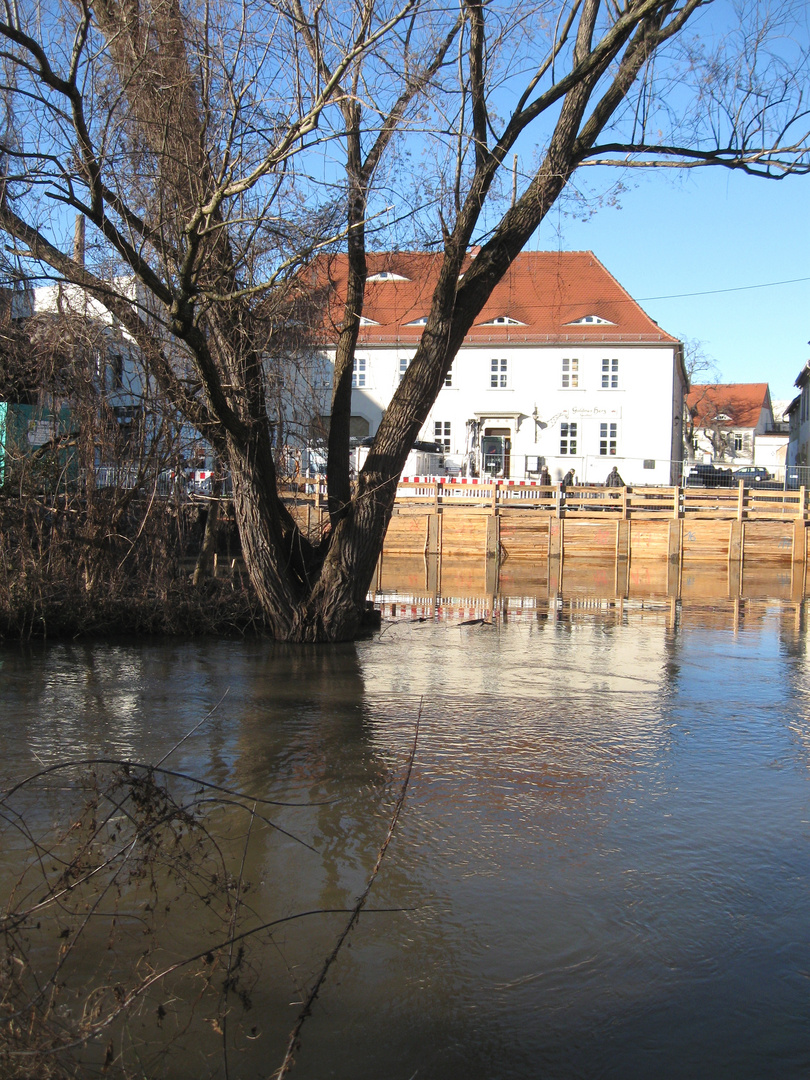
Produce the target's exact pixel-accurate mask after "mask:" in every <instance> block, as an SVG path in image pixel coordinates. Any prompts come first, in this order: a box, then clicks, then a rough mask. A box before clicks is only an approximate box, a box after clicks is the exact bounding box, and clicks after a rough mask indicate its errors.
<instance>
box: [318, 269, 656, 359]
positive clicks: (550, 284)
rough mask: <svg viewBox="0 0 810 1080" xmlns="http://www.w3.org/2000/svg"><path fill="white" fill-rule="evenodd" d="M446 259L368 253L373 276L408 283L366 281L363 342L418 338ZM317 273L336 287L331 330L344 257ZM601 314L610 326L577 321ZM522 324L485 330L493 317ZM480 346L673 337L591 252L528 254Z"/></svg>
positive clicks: (493, 306)
mask: <svg viewBox="0 0 810 1080" xmlns="http://www.w3.org/2000/svg"><path fill="white" fill-rule="evenodd" d="M441 258H442V256H441V255H435V254H430V253H427V252H413V251H403V252H383V253H372V254H369V256H368V274H369V277H370V278H371V277H373V276H374V275H377V274H380V273H388V274H392V275H394V274H396V275H401V276H402V277H404V278H407V279H408V280H406V281H397V280H396V279H395V278H387V279H383V280H377V281H373V280H370V281H368V282H367V284H366V298H365V305H364V308H363V317H364V318H365V319H369V320H371V321H372V323H373V324H377V325H371V324H370V325H364V326H363V327H362V328H361V330H360V340H361V341H362V342H363V343H365V344H367V345H372V344H375V343H378V342H379V343H390V342H393V341H406V342H410V341H413V342H415V341H417V340H418V339H419V337H420V335H421V333H422V326H418V325H417V326H414V325H409V324H412V323H414V322H416V320H418V319H420V318H423V317H424V316H426V315H427V314H428V312H429V310H430V300H431V295H432V293H433V288H434V286H435V282H436V279H437V276H438V272H439V266H440V262H441ZM313 274H314V277H315V281H316V283H317V284H320V285H323V284H325V282H326V279H327V277H328V280H329V282H330V283H331V285H332V289H331V290H330V295H331V297H332V298H333V302H332V303H331V305H330V308H331V310H330V314H331V321H332V326H333V327H334V326H337V325H339V323H340V320H341V316H342V311H341V305H340V298H341V297H342V296H344V295H345V289H346V277H347V262H346V256H345V255H334V256H331V257H329V259H328V260H327V259H326V258H324V259H321V260H319V261H318V262H317V263H316V264H315V266H314V268H313ZM588 316H595V317H596V318H598V319H602V320H605V322H603V323H590V324H583V323H579V324H578V325H572V324H576V323H577V320H580V319H583V318H586V317H588ZM498 318H505V319H512V320H515V321H516V322H517V323H519V324H520V325H514V324H513V325H509V324H499V325H489V326H487V325H484V324H486V323H491V322H492V320H493V319H498ZM465 340H466V343H467V344H475V343H476V342H481V343H482V344H483V343H486V342H491V341H496V342H508V341H511V342H567V341H573V342H587V341H595V342H601V341H610V342H633V341H641V342H651V341H655V342H659V341H660V342H668V343H673V344H674V343H676V342H677V338H674V337H672V335H670V334H668V333H666V331H664V330H662V329H661V328H660V327H659V326H658V324H657V323H656V322H655V321H654V320H653V319H651V318H650V317H649V315H647V314H646V312H644V311H643V310H642V309H641V307H640V306H639V304H638V303H637V302H636V301H635V300H634V299H633V298H632V297H631V296H630V294H629V293H628V292H627V291H626V290H625V289H623V288H622V286H621V285H620V284H619V283H618V281H616V279H615V278H614V277H613V275H612V274H610V273H608V271H607V270H606V269H605V267H604V266H603V265H602V263H601V262H600V261H599V260H598V259H597V258H596V256H595V255H594V254H593V253H592V252H590V251H525V252H523V253H522V254H520V255H518V257H517V259H516V260H515V261H514V263H513V264H512V267H511V269H510V270H509V271H508V272H507V274H506V276H505V277H504V278H503V280H502V281H501V282H500V283H499V284H498V285H497V286H496V287H495V289H494V291H493V293H492V296H491V297H490V299H489V302H488V303H487V305H486V307H485V308H484V310H483V311H482V312H481V314H480V315H479V317H478V318H477V319H476V321H475V325H474V326H473V327H472V329H471V330H470V333H469V334H468V335H467V338H466V339H465Z"/></svg>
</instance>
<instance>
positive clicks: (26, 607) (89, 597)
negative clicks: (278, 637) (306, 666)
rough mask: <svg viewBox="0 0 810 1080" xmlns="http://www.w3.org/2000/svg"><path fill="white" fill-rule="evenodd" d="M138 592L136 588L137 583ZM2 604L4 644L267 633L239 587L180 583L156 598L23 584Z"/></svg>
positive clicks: (247, 594) (131, 591)
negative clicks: (71, 639) (59, 640)
mask: <svg viewBox="0 0 810 1080" xmlns="http://www.w3.org/2000/svg"><path fill="white" fill-rule="evenodd" d="M133 584H134V585H135V586H137V583H133ZM3 601H4V602H3V603H0V642H10V641H30V640H32V639H36V640H44V639H65V638H78V637H95V638H98V637H104V636H121V637H124V636H128V635H164V636H172V637H200V636H207V635H209V636H216V637H225V638H230V637H246V636H248V635H254V634H261V633H263V632H264V631H265V624H264V619H263V617H262V613H261V610H260V609H259V605H258V603H257V601H256V598H255V596H254V595H253V592H252V590H250V589H249V588H248V587H247V586H246V585H245V584H242V583H241V581H237V582H236V583H235V582H233V581H230V580H228V581H206V582H205V583H204V584H203V585H201V586H193V585H192V584H191V582H190V581H188V580H186V581H183V580H177V581H175V582H173V583H172V584H171V585H170V586H168V587H167V588H166V589H165V590H164V591H162V592H160V593H158V592H155V591H148V592H146V593H144V592H141V591H138V590H137V588H136V587H135V588H133V587H129V588H127V587H126V586H122V587H119V588H118V589H117V590H116V591H110V590H109V589H105V590H100V591H98V592H96V591H91V592H85V591H82V590H79V589H76V588H71V586H70V584H69V583H67V584H65V583H60V582H55V581H42V580H41V581H38V582H37V583H36V584H33V583H31V582H24V583H23V584H22V586H21V587H19V588H16V589H13V590H11V592H10V594H9V593H6V595H5V596H3Z"/></svg>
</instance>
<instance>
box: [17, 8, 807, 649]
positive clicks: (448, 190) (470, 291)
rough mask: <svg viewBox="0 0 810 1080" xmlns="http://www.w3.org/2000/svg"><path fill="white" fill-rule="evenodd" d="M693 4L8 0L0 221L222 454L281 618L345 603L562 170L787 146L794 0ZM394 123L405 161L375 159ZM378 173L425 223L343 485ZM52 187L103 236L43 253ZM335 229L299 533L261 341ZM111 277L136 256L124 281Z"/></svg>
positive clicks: (758, 164) (270, 338)
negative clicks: (322, 449) (384, 377)
mask: <svg viewBox="0 0 810 1080" xmlns="http://www.w3.org/2000/svg"><path fill="white" fill-rule="evenodd" d="M716 7H717V5H716V4H715V3H714V0H685V2H684V3H682V4H680V5H678V4H676V3H675V2H674V0H625V2H624V3H621V4H613V3H608V2H605V0H571V2H558V0H555V2H545V3H543V2H541V3H530V4H525V5H517V6H515V5H511V6H509V7H505V6H493V5H484V4H482V3H480V2H478V0H463V2H462V3H461V5H460V6H459V7H458V8H457V9H454V10H442V9H437V8H435V7H432V6H429V5H427V4H425V3H424V2H423V0H390V2H389V0H380V2H377V0H355V2H354V3H352V4H350V5H349V6H346V5H344V4H340V5H338V4H321V3H318V4H313V5H312V6H311V7H307V6H306V4H305V3H304V2H303V0H278V2H276V3H271V4H261V5H259V4H254V3H253V2H252V0H243V2H242V3H241V5H236V6H226V7H221V8H220V7H217V6H215V5H213V4H211V3H210V2H209V0H197V2H194V3H188V4H186V5H182V4H181V3H180V0H148V2H147V3H146V4H141V5H136V4H134V3H133V2H132V0H101V2H100V3H99V4H97V5H95V6H94V7H93V8H92V9H91V8H90V7H89V6H87V5H85V4H84V3H83V2H76V3H74V4H72V5H68V6H67V7H66V8H65V9H63V8H59V9H58V11H57V10H56V9H55V8H54V9H53V10H51V9H49V8H45V9H43V7H42V5H36V6H34V5H32V4H30V5H29V4H26V3H19V4H15V5H13V6H12V5H10V4H9V5H8V6H7V8H6V15H5V21H4V22H2V23H0V37H2V40H3V42H4V51H3V62H4V71H5V78H4V84H3V98H4V102H5V107H6V118H5V130H6V136H5V140H4V145H3V153H4V158H3V160H4V173H5V184H4V189H3V197H2V204H1V205H0V228H3V229H4V230H5V231H6V233H7V234H8V235H9V236H11V237H13V238H14V243H15V245H16V247H17V250H18V253H20V254H21V255H22V256H25V257H27V258H29V259H31V260H34V261H38V262H39V263H40V264H43V265H47V266H48V267H50V268H51V269H52V270H55V271H56V272H57V273H58V274H60V275H62V276H63V277H64V278H66V279H67V280H70V281H73V282H75V283H76V284H78V285H80V286H81V287H82V288H84V289H86V290H87V291H88V292H89V293H90V294H91V295H93V296H95V297H97V298H99V299H101V300H102V301H103V303H104V304H105V305H106V306H107V307H108V308H109V309H110V310H111V311H112V312H113V313H114V314H115V316H116V318H118V319H119V320H120V322H121V324H122V325H123V326H124V327H125V328H126V329H127V332H128V333H129V334H131V336H132V337H133V339H134V340H135V341H136V342H137V343H138V345H139V347H140V348H141V350H142V352H143V354H144V356H145V357H146V358H147V360H148V362H149V364H150V366H151V370H152V372H153V375H154V377H155V378H156V379H157V380H158V382H159V384H160V386H161V388H162V389H163V391H164V392H165V393H166V394H167V395H168V397H169V398H170V399H171V401H172V402H173V403H174V405H175V407H176V408H177V409H178V410H179V411H180V412H181V413H182V415H183V416H184V417H185V418H186V419H187V420H188V421H189V422H190V423H192V424H193V425H194V426H195V427H196V428H197V430H199V431H200V432H201V433H202V434H203V435H204V436H205V437H206V438H207V439H209V440H210V442H211V443H212V444H213V445H214V447H215V448H216V450H217V452H218V453H219V454H220V455H221V457H222V459H223V460H224V461H225V462H227V465H228V467H229V468H230V471H231V474H232V477H233V485H234V501H235V508H236V515H237V520H238V522H239V527H240V531H241V537H242V544H243V552H244V555H245V559H246V563H247V566H248V569H249V572H250V576H251V579H252V582H253V585H254V587H255V589H256V591H257V593H258V596H259V599H260V602H261V604H262V607H263V609H264V612H265V615H266V618H267V621H268V623H269V625H270V626H271V628H272V630H273V632H274V634H275V635H276V636H278V637H280V638H285V639H288V640H340V639H346V638H349V637H352V636H353V635H355V634H356V633H357V632H358V629H359V627H360V624H361V621H362V614H363V610H364V606H365V597H366V593H367V589H368V585H369V582H370V580H371V576H372V574H373V569H374V565H375V562H376V559H377V556H378V554H379V552H380V550H381V547H382V543H383V540H384V536H385V531H386V528H387V525H388V522H389V520H390V515H391V511H392V507H393V502H394V498H395V493H396V481H397V478H398V476H399V474H400V472H401V470H402V468H403V465H404V462H405V459H406V456H407V453H408V451H409V449H410V447H411V445H412V443H413V441H414V439H415V438H416V436H417V434H418V432H419V430H420V428H421V427H422V424H423V423H424V421H425V419H426V417H427V415H428V412H429V410H430V408H431V405H432V404H433V402H434V400H435V399H436V396H437V394H438V392H439V390H440V388H441V386H442V384H443V382H444V379H445V376H446V374H447V372H448V370H449V368H450V365H451V364H452V360H453V357H454V355H455V353H456V352H457V350H458V348H459V346H460V345H461V343H462V341H463V339H464V336H465V334H466V333H467V331H468V329H469V328H470V326H471V325H472V323H473V321H474V319H475V318H476V316H477V314H478V313H479V312H480V311H481V309H482V307H483V305H484V304H485V302H486V300H487V298H488V297H489V295H490V294H491V292H492V290H493V288H494V287H495V285H496V284H497V282H498V281H499V280H500V279H501V277H502V276H503V274H504V273H505V272H506V270H507V269H508V267H509V266H510V264H511V262H512V260H513V259H514V258H515V257H516V255H517V254H518V253H519V252H520V250H521V249H522V248H523V246H524V245H525V244H526V242H527V241H528V240H529V238H530V237H531V235H532V233H533V232H534V231H535V229H536V228H537V226H538V225H539V224H540V222H542V220H543V218H544V217H545V216H546V214H547V213H548V211H549V210H550V208H551V207H552V206H554V204H555V202H556V200H557V199H558V198H559V197H560V195H561V193H562V192H563V190H564V189H565V187H566V185H567V184H568V183H569V181H570V180H571V178H572V176H573V175H574V173H575V172H576V171H577V170H578V169H580V168H582V167H584V166H586V165H588V164H594V163H601V164H611V165H617V166H621V167H638V166H641V165H650V164H652V163H656V164H666V165H675V166H679V167H696V166H699V165H714V166H723V167H727V168H733V169H739V170H742V171H745V172H748V173H753V174H757V175H761V176H764V177H774V178H781V177H784V176H786V175H788V174H789V173H795V172H806V171H808V168H810V158H808V149H807V148H808V142H809V141H810V140H808V134H807V124H806V121H805V111H804V92H805V79H806V74H807V55H806V51H803V49H802V47H801V46H800V45H797V44H796V42H797V41H801V40H806V35H805V38H804V39H803V38H802V37H801V36H800V35H794V36H791V35H790V34H789V33H788V34H785V33H784V32H783V31H784V30H785V27H786V26H787V27H788V29H789V28H790V27H789V24H790V21H791V19H799V20H800V19H802V18H804V17H805V16H804V15H803V9H802V8H798V7H797V9H796V11H795V12H794V10H793V9H792V6H791V5H782V6H781V8H780V12H779V20H780V22H779V24H777V22H776V17H775V16H772V15H770V14H767V15H763V16H761V17H760V16H759V15H756V16H755V15H754V14H752V13H751V12H750V11H748V10H746V11H744V12H742V13H741V15H740V19H739V23H738V24H737V25H736V26H731V25H730V19H731V14H730V12H729V10H728V8H724V9H723V12H722V14H721V15H718V20H719V21H720V22H721V23H722V25H720V26H713V25H712V18H713V17H714V9H715V8H716ZM718 10H719V8H718ZM696 20H702V22H700V23H699V24H696ZM693 24H695V29H694V31H693V29H692V26H693ZM46 42H48V44H46ZM529 140H533V141H534V142H536V143H537V144H538V145H539V147H540V149H539V150H537V151H536V165H535V167H534V168H533V169H532V171H531V172H530V174H529V175H527V176H525V177H524V180H523V188H522V191H516V192H515V198H514V200H513V203H512V205H511V206H510V205H509V204H508V201H503V199H502V193H501V190H500V186H499V185H500V183H501V179H502V174H503V171H504V167H505V166H506V165H507V162H508V160H509V158H510V156H511V155H513V154H514V153H515V152H519V151H520V152H523V154H524V156H525V155H527V154H528V153H530V143H529ZM402 150H407V151H409V152H411V153H412V154H415V155H417V157H418V160H419V162H420V166H419V168H413V167H412V168H410V169H405V168H399V169H398V164H397V163H398V158H397V154H398V152H400V151H402ZM406 181H407V182H406ZM389 186H390V187H396V190H397V192H398V196H399V197H398V200H397V206H396V207H395V210H394V214H395V215H402V216H408V217H409V218H410V221H411V225H412V229H411V235H412V236H416V235H420V234H421V235H426V234H427V235H430V234H431V232H433V235H435V236H436V237H439V238H440V240H439V242H438V245H437V252H436V259H437V263H438V283H437V285H436V289H435V292H434V294H433V299H432V306H431V310H430V314H429V316H428V320H427V324H426V326H425V329H424V333H423V335H422V338H421V342H420V344H419V347H418V349H417V351H416V355H415V357H414V359H413V361H412V362H411V364H410V366H409V368H408V371H407V374H406V375H405V377H404V378H403V380H402V382H401V383H400V385H399V387H398V389H397V391H396V393H395V395H394V398H393V400H392V402H391V405H390V407H389V408H388V410H387V411H386V414H385V416H384V418H383V420H382V423H381V424H380V427H379V430H378V432H377V435H376V438H375V442H374V445H373V447H372V449H371V452H370V453H369V456H368V459H367V461H366V464H365V466H364V468H363V470H362V473H361V475H360V477H359V482H358V485H357V488H356V490H355V491H354V492H351V491H350V489H349V480H348V477H349V418H350V402H351V370H352V364H353V357H354V349H355V344H356V341H357V334H358V328H359V325H360V319H361V315H362V306H363V293H364V286H365V277H366V270H365V251H366V243H367V236H368V235H369V233H370V229H371V228H377V227H379V226H380V222H384V223H385V224H386V225H388V224H389V222H390V212H388V211H387V210H386V208H387V207H388V206H389V205H390V203H389V201H388V199H387V197H386V196H387V192H388V190H389ZM49 206H50V207H52V208H53V210H52V213H51V215H50V216H49V215H48V212H47V209H46V208H47V207H49ZM68 209H69V210H70V211H71V212H78V213H81V214H83V215H84V216H85V217H86V219H87V221H88V222H90V224H91V227H92V228H93V230H94V235H95V238H96V241H97V242H98V243H99V244H100V245H101V247H102V254H103V260H101V261H100V262H99V265H97V266H95V267H93V266H90V265H80V264H79V263H77V261H75V260H73V259H72V258H71V257H70V256H69V255H67V254H66V253H65V248H64V246H63V245H62V244H61V242H60V239H59V236H60V232H61V230H62V225H63V222H62V219H61V215H62V214H64V212H65V210H68ZM381 215H382V216H381ZM386 215H387V216H386ZM378 235H379V236H380V237H382V239H383V242H390V241H391V235H392V234H391V232H390V231H389V232H387V233H386V232H385V231H382V232H380V233H379V234H378ZM473 244H477V245H479V246H480V250H479V251H478V254H477V256H476V257H475V259H474V260H472V261H471V260H470V259H469V252H470V249H471V247H472V245H473ZM334 248H343V249H345V250H346V251H347V252H348V261H349V269H350V272H349V287H348V293H347V295H346V296H345V297H344V298H343V302H344V314H343V319H342V321H341V324H340V326H339V327H338V328H337V332H336V340H337V359H336V363H335V371H334V384H333V392H332V403H331V417H330V432H329V460H328V473H329V497H330V519H331V528H330V529H329V530H328V532H327V535H326V536H325V537H324V538H323V540H322V541H321V542H315V543H311V542H310V541H309V540H308V539H307V538H306V537H305V536H303V535H302V534H301V532H300V531H299V530H298V528H297V527H296V525H295V522H294V521H293V520H292V518H291V516H290V514H289V512H288V511H287V509H286V508H285V506H284V503H283V501H282V500H281V498H280V495H279V490H278V482H277V472H276V466H275V463H274V460H273V453H272V444H271V438H270V434H269V425H268V395H267V384H266V373H267V365H266V357H267V356H268V355H270V356H272V355H273V354H274V352H275V351H276V343H277V341H278V340H279V337H280V335H281V334H282V331H283V327H284V326H285V325H289V323H290V322H291V321H293V320H294V318H295V316H293V315H292V314H290V313H291V312H294V311H295V310H297V308H299V307H300V302H301V296H302V290H304V291H306V289H307V280H308V279H307V276H306V274H303V273H301V268H302V266H304V265H305V264H306V263H307V261H308V260H310V259H311V258H312V257H313V256H315V255H317V254H318V253H320V252H323V251H326V250H330V249H334ZM111 264H112V266H113V270H114V273H113V274H110V273H106V274H105V273H103V272H102V266H104V267H107V268H109V267H110V265H111ZM462 272H463V278H462V277H461V275H462ZM116 275H117V276H116ZM124 278H125V279H126V280H128V281H132V280H133V279H134V280H135V281H136V282H137V291H136V293H135V294H134V295H133V293H132V290H131V289H130V290H129V291H127V290H126V289H123V288H122V287H121V286H120V281H121V280H122V279H124ZM268 312H269V313H270V317H269V318H268ZM268 327H269V330H268Z"/></svg>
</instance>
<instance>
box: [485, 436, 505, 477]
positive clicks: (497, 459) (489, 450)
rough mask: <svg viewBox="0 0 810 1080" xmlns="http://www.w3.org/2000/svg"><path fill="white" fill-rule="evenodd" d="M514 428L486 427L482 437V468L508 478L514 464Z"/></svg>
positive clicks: (491, 473)
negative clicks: (512, 456)
mask: <svg viewBox="0 0 810 1080" xmlns="http://www.w3.org/2000/svg"><path fill="white" fill-rule="evenodd" d="M511 455H512V429H511V428H508V427H505V428H504V427H488V428H484V434H483V436H482V438H481V469H482V472H485V473H488V474H489V475H490V476H497V477H501V478H507V477H508V476H509V472H510V468H511V465H512V461H511Z"/></svg>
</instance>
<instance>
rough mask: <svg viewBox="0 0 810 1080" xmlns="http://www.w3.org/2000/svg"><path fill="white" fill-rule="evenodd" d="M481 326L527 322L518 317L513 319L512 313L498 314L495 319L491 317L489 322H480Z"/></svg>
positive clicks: (519, 324) (523, 324)
mask: <svg viewBox="0 0 810 1080" xmlns="http://www.w3.org/2000/svg"><path fill="white" fill-rule="evenodd" d="M479 325H481V326H525V325H526V323H522V322H520V321H519V320H518V319H513V318H512V316H511V315H496V316H495V318H494V319H490V320H489V322H485V323H480V324H479Z"/></svg>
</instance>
